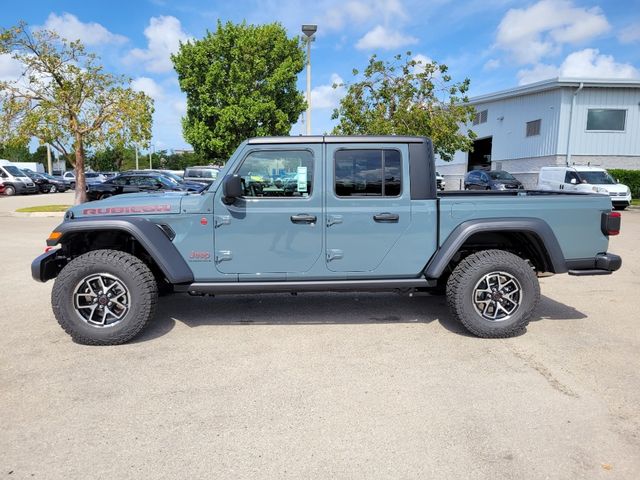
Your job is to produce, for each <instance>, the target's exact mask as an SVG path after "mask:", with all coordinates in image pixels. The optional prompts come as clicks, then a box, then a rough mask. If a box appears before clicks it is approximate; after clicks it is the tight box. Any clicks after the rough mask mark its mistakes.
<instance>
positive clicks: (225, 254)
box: [216, 250, 233, 263]
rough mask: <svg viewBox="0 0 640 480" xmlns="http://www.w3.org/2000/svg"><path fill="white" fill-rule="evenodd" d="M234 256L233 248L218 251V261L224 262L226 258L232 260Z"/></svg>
mask: <svg viewBox="0 0 640 480" xmlns="http://www.w3.org/2000/svg"><path fill="white" fill-rule="evenodd" d="M232 258H233V253H231V250H218V251H217V252H216V263H220V262H224V261H226V260H231V259H232Z"/></svg>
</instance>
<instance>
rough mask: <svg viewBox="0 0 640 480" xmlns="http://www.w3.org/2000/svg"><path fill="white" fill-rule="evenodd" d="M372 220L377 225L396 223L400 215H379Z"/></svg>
mask: <svg viewBox="0 0 640 480" xmlns="http://www.w3.org/2000/svg"><path fill="white" fill-rule="evenodd" d="M373 219H374V220H375V221H376V222H378V223H398V220H400V215H398V214H397V213H387V212H385V213H379V214H378V215H374V216H373Z"/></svg>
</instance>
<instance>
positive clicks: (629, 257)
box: [0, 194, 640, 479]
mask: <svg viewBox="0 0 640 480" xmlns="http://www.w3.org/2000/svg"><path fill="white" fill-rule="evenodd" d="M62 195H67V196H68V197H69V199H68V200H67V202H71V201H72V197H71V196H70V194H57V196H54V195H52V196H49V197H48V200H47V203H65V202H64V201H59V200H58V197H59V198H60V200H64V198H65V197H62ZM32 198H33V199H38V201H39V200H40V199H41V198H47V196H43V195H40V196H38V197H15V198H11V199H8V198H0V251H1V252H2V262H1V264H0V322H1V326H2V335H0V385H1V388H0V419H1V424H2V428H1V429H0V477H3V478H46V479H63V478H64V479H69V478H87V479H89V478H104V479H112V478H172V479H173V478H215V479H218V478H233V479H236V478H256V479H265V478H277V479H287V478H290V479H301V478H310V479H320V478H332V479H333V478H336V479H343V478H344V479H351V478H353V479H365V478H366V479H371V478H380V479H389V478H422V479H428V478H434V479H440V478H446V479H448V478H452V479H453V478H464V479H503V478H504V479H507V478H509V479H510V478H516V479H544V478H554V479H555V478H570V479H580V478H584V479H599V478H606V479H614V478H615V479H635V478H638V472H640V353H639V352H640V333H639V329H638V325H637V324H638V321H639V318H640V315H639V311H640V299H639V294H640V280H639V278H640V255H638V253H637V246H638V243H637V239H638V238H640V210H627V211H625V212H623V221H622V224H623V226H622V234H621V235H620V236H618V237H614V238H612V240H611V245H610V250H611V251H612V252H614V253H617V254H619V255H621V256H622V257H623V267H622V269H621V270H620V271H619V272H616V273H615V274H614V275H611V276H604V277H603V276H600V277H569V276H567V275H558V276H555V277H551V278H545V279H542V280H541V285H542V294H543V297H542V301H541V304H540V306H539V308H538V310H537V316H536V318H535V321H533V322H532V323H531V324H530V326H529V328H528V332H527V333H526V334H525V335H523V336H520V337H517V338H512V339H506V340H481V339H477V338H474V337H471V336H468V335H466V334H465V333H464V331H463V330H462V329H461V328H460V327H459V326H458V325H457V324H455V323H453V322H452V321H451V320H450V317H449V313H448V310H447V308H446V305H445V302H444V299H443V298H440V297H429V296H416V297H412V298H409V297H404V296H399V295H396V294H386V293H385V294H362V295H354V294H300V295H298V296H297V297H293V296H289V295H284V294H277V295H265V296H238V297H216V298H191V297H188V296H172V297H164V298H162V299H161V303H160V307H159V309H158V310H159V313H158V315H157V317H156V319H155V321H154V323H153V324H152V326H151V328H150V329H149V330H148V331H147V332H146V333H145V334H144V335H143V336H142V337H140V338H139V339H137V340H136V341H134V342H133V343H130V344H127V345H123V346H118V347H102V348H100V347H85V346H80V345H76V344H74V343H72V342H71V340H70V338H69V337H68V336H67V335H66V334H65V333H64V332H63V331H62V329H61V328H59V327H58V325H57V323H56V321H55V319H54V317H53V314H52V312H51V308H50V304H49V294H50V291H51V285H52V283H51V282H49V283H46V284H39V283H36V282H34V281H33V280H32V279H31V277H30V270H29V266H30V262H31V260H32V259H33V258H34V257H36V256H37V255H38V254H39V253H41V252H42V251H43V248H44V239H45V238H46V236H47V235H48V233H49V232H50V231H51V230H52V229H53V227H54V226H55V225H56V224H57V223H58V222H59V221H60V219H59V218H27V217H14V216H10V214H9V211H11V210H12V209H14V208H17V207H15V205H16V204H19V203H24V204H25V205H28V204H33V202H31V203H29V199H32Z"/></svg>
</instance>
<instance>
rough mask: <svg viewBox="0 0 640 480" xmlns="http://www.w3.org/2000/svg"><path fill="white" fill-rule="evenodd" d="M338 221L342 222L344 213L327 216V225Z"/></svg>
mask: <svg viewBox="0 0 640 480" xmlns="http://www.w3.org/2000/svg"><path fill="white" fill-rule="evenodd" d="M337 223H342V215H328V216H327V227H330V226H331V225H335V224H337Z"/></svg>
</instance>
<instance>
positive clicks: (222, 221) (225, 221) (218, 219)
mask: <svg viewBox="0 0 640 480" xmlns="http://www.w3.org/2000/svg"><path fill="white" fill-rule="evenodd" d="M230 223H231V216H230V215H216V216H215V219H214V222H213V225H214V227H215V228H218V227H221V226H222V225H229V224H230Z"/></svg>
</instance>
